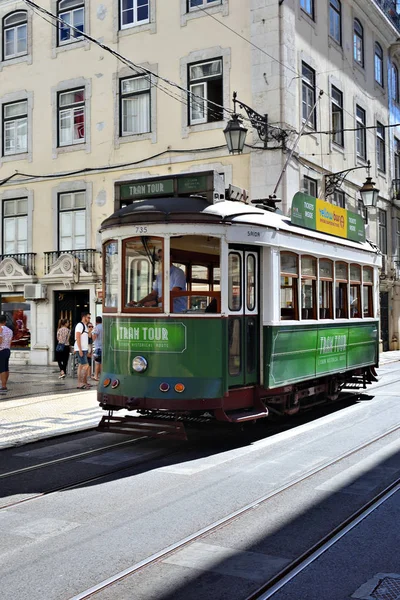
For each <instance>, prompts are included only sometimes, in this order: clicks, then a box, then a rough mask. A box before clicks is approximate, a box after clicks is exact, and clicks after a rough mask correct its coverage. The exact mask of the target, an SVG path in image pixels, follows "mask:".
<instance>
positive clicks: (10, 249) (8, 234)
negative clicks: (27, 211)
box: [3, 215, 28, 254]
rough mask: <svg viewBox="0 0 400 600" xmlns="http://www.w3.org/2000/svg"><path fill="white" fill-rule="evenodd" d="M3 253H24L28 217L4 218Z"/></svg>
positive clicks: (25, 250)
mask: <svg viewBox="0 0 400 600" xmlns="http://www.w3.org/2000/svg"><path fill="white" fill-rule="evenodd" d="M3 251H4V254H24V253H25V252H28V217H27V216H26V215H24V216H21V217H10V218H7V219H4V244H3Z"/></svg>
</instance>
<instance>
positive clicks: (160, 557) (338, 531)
mask: <svg viewBox="0 0 400 600" xmlns="http://www.w3.org/2000/svg"><path fill="white" fill-rule="evenodd" d="M399 430H400V426H396V427H393V428H391V429H389V430H387V431H386V432H385V433H383V434H381V435H379V436H376V437H374V438H373V439H371V440H370V441H369V442H368V443H364V444H360V445H357V446H355V447H354V448H353V449H352V450H350V451H348V452H345V453H343V454H342V455H340V456H337V457H336V458H335V459H334V460H330V461H327V462H326V463H325V464H323V465H320V466H319V467H316V468H314V469H311V470H309V471H308V472H306V473H304V474H302V475H301V476H300V477H298V478H296V479H293V480H292V481H290V482H289V483H287V484H286V485H284V486H282V487H279V488H277V489H275V490H274V491H273V492H272V493H269V494H267V495H264V496H261V497H259V498H257V499H256V500H254V501H253V502H251V503H250V504H248V505H247V506H244V507H242V508H241V509H240V510H237V511H235V512H234V513H231V514H229V515H226V516H225V517H224V518H222V519H220V520H218V521H217V522H215V523H211V524H210V525H209V526H208V527H204V528H202V529H200V530H199V531H196V532H195V533H193V534H192V535H190V536H188V537H186V538H185V539H182V540H180V541H179V542H177V543H175V544H173V545H171V546H168V547H166V548H164V549H163V550H161V551H159V552H157V553H155V554H153V555H151V556H149V557H147V558H146V559H144V560H142V561H140V562H139V563H136V564H134V565H132V566H130V567H128V568H126V569H124V570H122V571H120V572H119V573H115V575H113V576H112V577H109V578H107V579H105V580H104V581H101V582H99V583H98V584H97V585H95V586H92V587H90V588H89V589H87V590H84V591H82V592H81V593H80V594H77V595H75V596H73V597H72V598H70V600H86V599H88V598H92V597H95V596H97V595H99V596H100V597H101V592H103V591H104V590H108V588H110V587H112V586H114V585H116V584H118V583H120V582H121V581H122V580H126V579H127V578H132V577H134V576H135V575H137V574H139V573H142V572H143V570H144V569H148V568H151V567H153V566H155V565H156V564H157V563H160V562H162V561H164V560H165V559H167V558H168V557H170V556H171V555H173V554H175V553H177V552H179V551H181V550H183V549H185V548H186V547H188V546H189V545H191V544H193V543H194V542H196V541H198V540H202V541H204V540H205V539H206V538H207V537H208V536H210V535H211V534H213V533H214V532H216V531H217V530H219V529H221V528H222V527H225V526H226V525H228V524H229V523H231V522H233V521H234V520H236V519H239V518H240V517H242V516H244V515H245V514H246V513H250V512H251V511H252V510H253V509H254V508H255V507H259V506H260V505H262V504H264V503H267V502H268V501H270V500H271V498H273V497H274V496H279V495H280V494H282V493H284V492H286V491H287V490H288V489H290V488H294V487H296V486H298V485H300V484H302V483H304V482H305V481H306V480H307V479H310V478H311V477H313V476H315V475H316V474H318V473H322V472H323V471H325V470H327V469H328V468H330V467H332V466H333V465H335V464H338V463H340V462H342V461H344V460H345V459H347V458H349V457H351V456H354V455H356V454H358V453H360V452H361V451H362V450H364V449H366V448H368V447H371V446H373V445H374V444H376V443H377V442H379V441H381V440H383V439H384V438H386V437H388V436H392V435H393V434H396V433H397V432H398V431H399ZM399 485H400V480H398V479H397V480H396V481H395V482H393V483H391V484H390V486H388V487H387V488H386V489H385V490H383V491H381V492H380V493H379V494H377V495H376V496H374V497H373V498H372V499H371V500H369V501H368V503H366V504H364V505H363V506H362V507H360V508H359V510H358V511H357V512H356V513H355V514H352V515H350V516H349V517H347V518H346V519H345V520H344V521H342V522H341V523H340V524H338V525H337V526H336V527H335V528H334V529H332V530H331V531H330V532H329V533H328V534H326V535H325V536H324V537H323V538H322V539H321V540H320V541H319V542H318V543H317V544H314V545H313V546H312V547H310V548H309V549H307V550H306V551H305V552H303V553H302V555H301V556H300V557H298V558H297V559H296V560H295V561H293V562H292V563H291V564H290V565H288V566H287V567H286V568H285V570H284V571H281V572H278V573H277V574H276V575H275V576H274V577H273V578H271V579H270V580H268V581H266V582H265V583H264V584H263V585H262V586H261V587H260V588H259V589H258V590H256V592H255V593H253V594H252V595H251V596H248V597H247V598H246V599H245V598H243V600H263V599H264V598H265V599H266V598H269V597H270V595H272V593H275V591H276V589H278V587H279V586H280V585H281V584H282V585H283V583H284V582H286V580H288V578H291V577H293V576H294V575H295V574H296V573H297V572H298V569H299V568H304V566H305V565H306V564H308V562H307V561H309V560H311V559H312V560H315V558H317V556H319V554H318V552H323V551H324V548H325V547H326V545H327V544H329V543H334V542H335V541H336V539H337V537H338V536H339V535H344V533H346V531H347V530H348V528H350V527H353V526H355V525H356V524H357V523H358V522H359V521H360V520H361V519H362V518H364V517H365V516H366V515H367V514H369V512H370V511H371V510H373V509H374V508H376V507H377V506H378V505H379V503H381V502H384V501H385V499H386V498H387V497H389V495H391V494H392V493H394V492H395V491H396V490H397V489H398V487H399ZM134 588H135V584H134V583H133V582H132V583H131V589H134ZM268 590H270V591H271V590H274V591H273V592H272V591H271V593H270V595H266V594H268V593H269V591H268ZM107 597H108V596H107ZM115 598H117V596H115Z"/></svg>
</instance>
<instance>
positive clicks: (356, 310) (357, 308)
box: [349, 263, 362, 319]
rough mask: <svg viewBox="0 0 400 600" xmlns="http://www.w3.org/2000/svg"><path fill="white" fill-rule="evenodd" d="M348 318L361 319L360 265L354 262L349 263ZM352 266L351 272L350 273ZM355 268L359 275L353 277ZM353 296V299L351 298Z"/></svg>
mask: <svg viewBox="0 0 400 600" xmlns="http://www.w3.org/2000/svg"><path fill="white" fill-rule="evenodd" d="M349 266H350V277H349V281H350V289H349V293H350V318H351V319H361V315H362V311H361V265H358V264H356V263H350V265H349ZM352 268H353V273H352ZM355 268H357V269H358V271H359V277H358V278H356V277H354V269H355ZM352 298H353V300H352Z"/></svg>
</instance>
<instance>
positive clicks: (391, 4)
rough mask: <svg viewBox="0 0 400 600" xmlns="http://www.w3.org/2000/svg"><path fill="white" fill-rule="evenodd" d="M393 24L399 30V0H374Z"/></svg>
mask: <svg viewBox="0 0 400 600" xmlns="http://www.w3.org/2000/svg"><path fill="white" fill-rule="evenodd" d="M374 2H375V4H377V5H378V6H379V7H380V8H381V9H382V10H383V12H384V13H385V14H386V16H387V17H388V18H389V19H390V20H391V21H392V23H393V25H394V26H395V27H396V29H398V30H399V31H400V14H399V13H400V2H399V1H398V0H397V1H396V0H374Z"/></svg>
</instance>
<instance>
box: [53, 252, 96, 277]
mask: <svg viewBox="0 0 400 600" xmlns="http://www.w3.org/2000/svg"><path fill="white" fill-rule="evenodd" d="M96 252H97V251H96V250H93V249H88V248H85V249H82V250H54V251H53V252H45V253H44V272H45V275H47V274H48V273H49V272H50V270H51V267H52V266H53V265H54V263H55V262H56V261H57V260H58V258H59V257H60V256H61V255H62V254H72V256H75V257H76V258H79V262H80V264H81V265H82V267H83V269H84V270H85V271H86V272H87V273H94V272H95V255H96Z"/></svg>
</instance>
